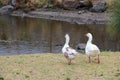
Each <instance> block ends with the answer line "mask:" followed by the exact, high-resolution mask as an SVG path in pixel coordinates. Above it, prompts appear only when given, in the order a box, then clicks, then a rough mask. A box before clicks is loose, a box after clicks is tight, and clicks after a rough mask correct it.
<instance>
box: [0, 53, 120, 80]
mask: <svg viewBox="0 0 120 80" xmlns="http://www.w3.org/2000/svg"><path fill="white" fill-rule="evenodd" d="M100 58H101V64H97V63H96V62H97V61H95V60H94V59H93V62H92V63H88V61H87V60H88V58H87V57H86V55H78V56H77V57H76V59H74V60H73V62H72V65H67V64H66V59H65V58H64V57H63V55H62V54H52V53H48V54H30V55H15V56H0V77H1V78H4V80H120V52H115V53H114V52H102V54H101V56H100Z"/></svg>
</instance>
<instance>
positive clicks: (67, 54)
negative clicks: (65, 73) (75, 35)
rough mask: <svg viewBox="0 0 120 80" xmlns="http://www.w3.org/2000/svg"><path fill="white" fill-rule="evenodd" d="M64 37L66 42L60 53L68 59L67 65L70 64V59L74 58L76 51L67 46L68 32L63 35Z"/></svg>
mask: <svg viewBox="0 0 120 80" xmlns="http://www.w3.org/2000/svg"><path fill="white" fill-rule="evenodd" d="M65 38H66V42H65V44H64V46H63V48H62V53H63V54H64V56H65V58H66V59H67V60H68V65H70V64H71V60H72V59H74V58H75V56H76V54H77V53H78V52H77V51H76V50H74V49H72V48H71V47H70V46H69V40H70V37H69V35H68V34H66V35H65Z"/></svg>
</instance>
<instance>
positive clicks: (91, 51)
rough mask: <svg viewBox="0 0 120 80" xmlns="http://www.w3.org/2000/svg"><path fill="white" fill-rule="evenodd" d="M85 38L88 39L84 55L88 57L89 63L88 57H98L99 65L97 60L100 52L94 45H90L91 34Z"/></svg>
mask: <svg viewBox="0 0 120 80" xmlns="http://www.w3.org/2000/svg"><path fill="white" fill-rule="evenodd" d="M86 36H87V37H88V41H87V44H86V48H85V53H86V55H88V57H89V62H91V59H90V56H98V64H99V63H100V59H99V55H100V50H99V48H98V47H97V46H96V45H95V44H92V34H91V33H87V34H86Z"/></svg>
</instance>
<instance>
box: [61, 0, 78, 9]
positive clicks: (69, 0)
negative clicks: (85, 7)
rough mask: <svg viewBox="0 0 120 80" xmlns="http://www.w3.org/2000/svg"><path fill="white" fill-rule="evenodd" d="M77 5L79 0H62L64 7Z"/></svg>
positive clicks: (73, 7) (74, 7)
mask: <svg viewBox="0 0 120 80" xmlns="http://www.w3.org/2000/svg"><path fill="white" fill-rule="evenodd" d="M78 5H79V0H63V8H64V9H76V8H77V6H78Z"/></svg>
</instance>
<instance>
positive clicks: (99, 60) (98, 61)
mask: <svg viewBox="0 0 120 80" xmlns="http://www.w3.org/2000/svg"><path fill="white" fill-rule="evenodd" d="M98 64H100V58H99V55H98Z"/></svg>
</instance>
